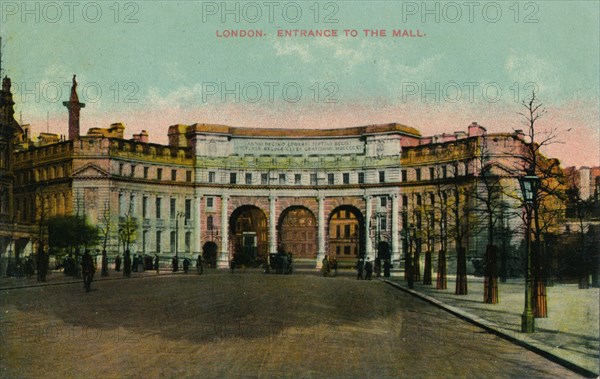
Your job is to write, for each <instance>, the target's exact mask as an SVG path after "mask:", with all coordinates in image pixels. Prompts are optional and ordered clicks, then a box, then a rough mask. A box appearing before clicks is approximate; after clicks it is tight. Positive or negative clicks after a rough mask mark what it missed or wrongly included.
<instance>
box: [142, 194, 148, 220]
mask: <svg viewBox="0 0 600 379" xmlns="http://www.w3.org/2000/svg"><path fill="white" fill-rule="evenodd" d="M142 217H143V218H148V196H144V197H142Z"/></svg>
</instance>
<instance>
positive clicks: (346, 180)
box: [342, 172, 350, 184]
mask: <svg viewBox="0 0 600 379" xmlns="http://www.w3.org/2000/svg"><path fill="white" fill-rule="evenodd" d="M342 180H343V181H344V184H350V174H349V173H347V172H344V173H343V174H342Z"/></svg>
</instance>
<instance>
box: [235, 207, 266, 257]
mask: <svg viewBox="0 0 600 379" xmlns="http://www.w3.org/2000/svg"><path fill="white" fill-rule="evenodd" d="M229 246H231V253H232V258H233V259H235V261H236V263H239V264H244V265H256V264H260V263H261V262H262V261H263V260H264V259H266V257H267V254H268V251H269V250H268V249H269V234H268V220H267V216H266V215H265V212H263V210H262V209H260V208H258V207H256V206H254V205H242V206H241V207H239V208H237V209H236V210H234V211H233V212H232V213H231V216H230V217H229Z"/></svg>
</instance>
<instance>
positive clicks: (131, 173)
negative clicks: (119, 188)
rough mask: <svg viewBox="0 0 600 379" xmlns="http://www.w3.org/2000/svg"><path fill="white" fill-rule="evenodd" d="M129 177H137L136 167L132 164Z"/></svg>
mask: <svg viewBox="0 0 600 379" xmlns="http://www.w3.org/2000/svg"><path fill="white" fill-rule="evenodd" d="M129 175H130V176H131V177H132V178H133V177H134V176H135V165H134V164H132V165H131V172H130V173H129Z"/></svg>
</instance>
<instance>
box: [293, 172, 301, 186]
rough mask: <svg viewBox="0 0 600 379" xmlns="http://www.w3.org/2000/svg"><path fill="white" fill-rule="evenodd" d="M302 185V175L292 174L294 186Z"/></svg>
mask: <svg viewBox="0 0 600 379" xmlns="http://www.w3.org/2000/svg"><path fill="white" fill-rule="evenodd" d="M301 183H302V174H294V184H297V185H300V184H301Z"/></svg>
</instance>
